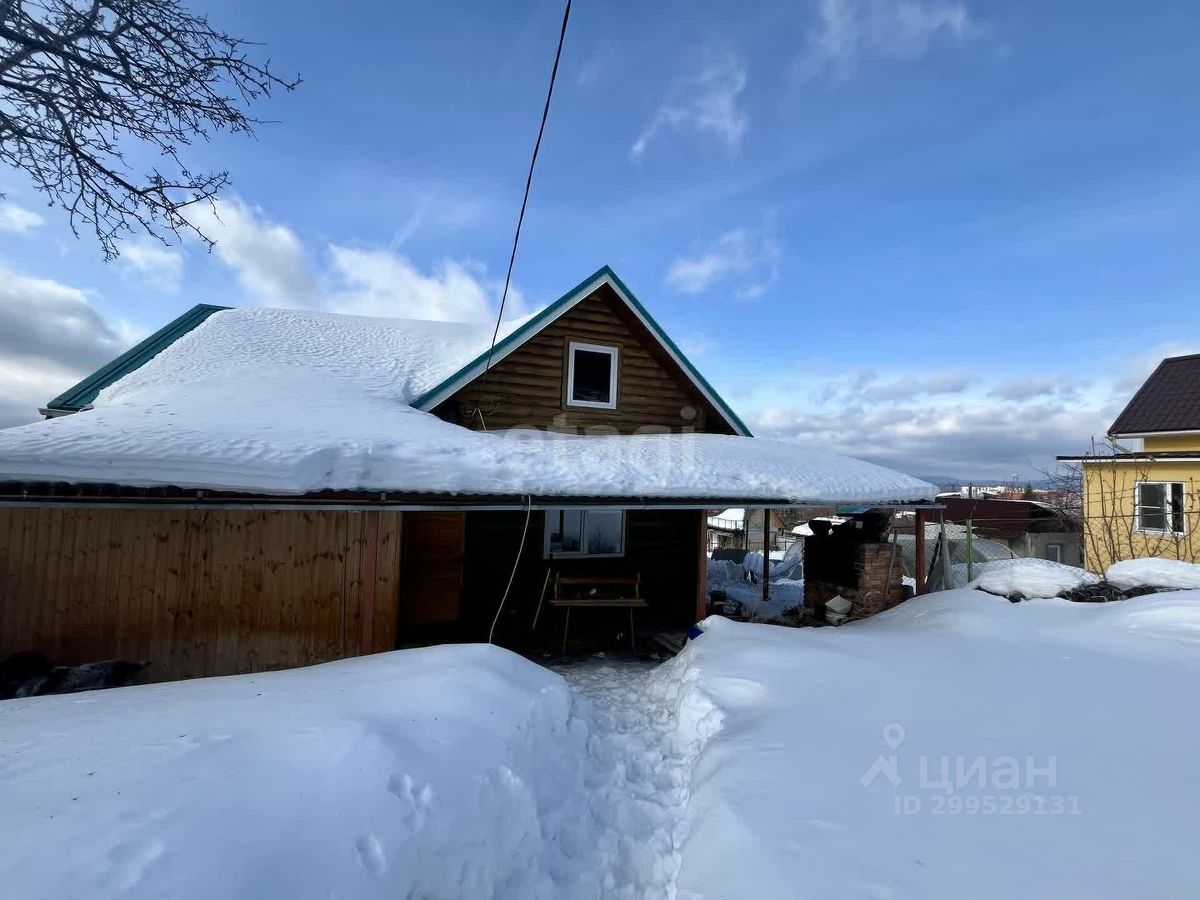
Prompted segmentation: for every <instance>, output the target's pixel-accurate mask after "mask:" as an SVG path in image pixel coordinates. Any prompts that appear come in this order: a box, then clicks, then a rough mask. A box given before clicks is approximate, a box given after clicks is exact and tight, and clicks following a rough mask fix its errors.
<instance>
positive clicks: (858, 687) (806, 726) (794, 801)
mask: <svg viewBox="0 0 1200 900" xmlns="http://www.w3.org/2000/svg"><path fill="white" fill-rule="evenodd" d="M705 625H706V627H707V628H708V631H707V633H705V634H704V635H703V636H702V637H700V638H699V639H698V640H697V641H696V642H694V643H693V644H691V645H690V646H689V648H688V649H685V651H684V654H683V657H682V658H681V660H678V661H677V663H676V664H677V665H679V666H682V667H683V671H682V672H681V673H680V674H679V675H677V677H680V678H685V679H688V681H689V683H690V685H691V691H692V694H693V695H695V696H703V697H704V698H706V699H707V700H708V702H709V703H710V704H711V707H712V710H711V711H710V712H708V713H707V714H706V716H705V717H704V722H705V724H704V725H703V726H699V727H703V728H706V729H711V722H712V721H713V720H714V719H719V721H720V723H721V724H720V728H719V730H717V731H716V733H715V734H712V735H710V737H709V739H708V740H707V742H706V743H705V745H704V749H703V750H702V752H701V753H700V754H699V756H698V759H697V761H696V764H695V768H694V771H693V774H692V783H691V791H690V801H689V805H688V809H687V813H686V816H685V819H686V821H685V823H684V826H685V829H686V832H687V834H688V838H687V840H686V842H685V844H684V846H683V853H682V862H681V867H680V873H679V879H678V882H677V889H678V896H679V897H690V898H714V900H715V898H721V900H738V898H747V900H761V898H767V897H795V896H806V897H912V898H918V897H919V898H925V900H943V898H944V900H951V898H959V897H964V896H970V897H972V898H979V900H1011V898H1013V897H1026V898H1047V900H1049V898H1055V897H1092V898H1098V900H1116V898H1123V900H1124V898H1127V900H1136V898H1142V897H1189V896H1192V895H1193V894H1194V893H1195V885H1196V884H1197V883H1200V857H1197V855H1196V854H1195V852H1194V851H1193V848H1192V844H1193V838H1192V829H1191V823H1192V822H1194V821H1195V810H1196V807H1197V805H1198V804H1200V785H1198V783H1197V780H1196V778H1195V777H1194V772H1195V748H1196V747H1197V746H1200V724H1197V722H1196V720H1195V717H1194V716H1189V715H1181V714H1180V710H1187V709H1192V708H1194V706H1195V704H1196V703H1197V702H1200V679H1198V678H1197V675H1198V674H1200V662H1198V661H1197V660H1198V659H1200V656H1198V655H1197V651H1198V650H1200V592H1185V593H1179V594H1165V595H1164V594H1157V595H1152V596H1147V597H1140V598H1136V599H1132V600H1128V601H1125V602H1123V603H1112V604H1080V603H1070V602H1068V601H1065V600H1047V601H1045V602H1042V603H1020V604H1011V603H1008V602H1007V601H1005V600H1004V599H1002V598H999V597H992V596H989V595H987V594H984V593H981V592H979V591H974V590H956V591H946V592H942V593H937V594H930V595H926V596H923V597H918V598H916V599H914V600H910V601H907V602H906V603H904V604H902V605H901V606H899V607H896V608H895V609H893V610H891V611H889V612H886V613H883V614H881V615H879V616H876V617H874V618H872V619H868V620H865V621H862V622H859V623H853V624H850V625H846V626H843V627H841V628H822V629H789V628H780V627H772V626H764V625H749V624H738V623H732V622H728V621H725V620H722V619H710V620H708V621H707V622H706V623H705ZM1114 723H1116V724H1114ZM679 727H680V728H681V729H682V730H684V731H685V732H686V733H687V734H693V733H695V731H696V729H697V727H698V726H697V725H696V724H695V723H692V722H689V721H687V720H685V719H683V718H682V717H681V718H680V720H679ZM877 761H881V762H882V766H883V768H882V769H881V770H877V773H876V775H875V776H874V777H872V774H871V773H872V767H873V766H874V765H875V764H876V762H877ZM1031 761H1032V762H1031ZM893 763H894V767H893ZM1013 763H1015V765H1016V767H1017V769H1018V770H1019V772H1018V774H1019V779H1020V784H1019V786H1017V787H1014V786H1013V785H1012V784H1011V783H1010V781H1009V780H1008V778H1007V777H1001V776H1007V775H1008V774H1009V772H1008V769H1009V767H1010V765H1011V764H1013ZM1143 763H1145V764H1143ZM943 766H947V767H948V768H946V769H943ZM960 766H961V768H959V767H960ZM1051 766H1053V770H1052V771H1053V775H1051V774H1049V773H1050V772H1051ZM972 767H976V768H974V769H973V768H972ZM923 771H924V772H925V773H926V774H925V775H923V774H922V773H923ZM964 772H965V773H968V777H966V778H961V779H960V778H959V774H960V773H964ZM893 774H894V776H895V778H896V779H897V781H896V782H895V783H893V781H892V780H891V778H890V777H889V776H890V775H893ZM943 776H944V778H943ZM981 776H982V778H983V780H984V783H983V784H980V783H979V780H980V777H981Z"/></svg>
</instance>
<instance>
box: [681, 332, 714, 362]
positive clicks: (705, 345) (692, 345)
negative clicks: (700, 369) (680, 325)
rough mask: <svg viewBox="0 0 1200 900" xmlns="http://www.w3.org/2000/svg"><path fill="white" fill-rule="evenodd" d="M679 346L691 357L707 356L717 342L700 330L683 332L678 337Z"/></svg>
mask: <svg viewBox="0 0 1200 900" xmlns="http://www.w3.org/2000/svg"><path fill="white" fill-rule="evenodd" d="M679 346H680V347H682V348H683V352H684V353H686V354H687V355H688V356H690V357H692V358H693V359H695V358H697V357H701V356H707V355H708V354H709V353H711V352H712V351H713V350H715V349H716V347H717V342H716V341H714V340H712V339H711V338H710V337H709V336H708V335H706V334H703V333H701V332H696V333H694V334H685V335H684V336H683V337H681V338H680V339H679Z"/></svg>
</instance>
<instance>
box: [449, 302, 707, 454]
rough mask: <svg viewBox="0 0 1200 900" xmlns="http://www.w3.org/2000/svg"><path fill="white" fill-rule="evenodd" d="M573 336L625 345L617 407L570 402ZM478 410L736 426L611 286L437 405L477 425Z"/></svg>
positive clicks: (496, 419) (578, 424)
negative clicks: (696, 386) (726, 420)
mask: <svg viewBox="0 0 1200 900" xmlns="http://www.w3.org/2000/svg"><path fill="white" fill-rule="evenodd" d="M573 340H574V341H583V342H585V343H592V344H601V345H604V346H609V347H617V348H619V351H620V352H619V354H618V365H619V369H620V371H619V378H618V384H617V408H616V409H615V410H607V409H584V408H580V407H573V406H567V404H566V382H567V372H566V361H567V345H568V343H569V342H570V341H573ZM476 410H478V411H480V412H482V415H483V422H486V425H487V427H488V428H489V429H503V428H519V427H530V428H552V429H559V430H573V429H590V430H598V429H607V430H608V431H609V432H610V433H619V434H630V433H632V432H635V431H637V430H638V429H639V428H646V427H653V428H661V429H665V430H669V431H680V430H682V429H685V428H690V429H692V430H694V431H713V432H717V433H722V434H725V433H729V428H728V427H727V426H726V425H725V423H724V421H723V420H722V419H721V418H720V417H719V416H718V415H716V413H715V411H714V410H713V409H712V407H711V405H710V404H708V402H707V401H705V400H704V398H703V396H702V395H701V394H700V393H699V392H697V391H696V390H695V389H694V388H693V387H692V386H691V384H690V383H689V382H687V380H686V378H685V376H684V375H683V374H682V372H680V370H679V368H678V366H677V365H676V364H675V363H674V362H673V361H671V360H670V358H669V357H667V356H666V354H665V353H664V352H663V351H662V348H661V347H660V346H659V344H658V342H657V340H656V339H655V338H654V337H653V336H652V335H651V334H650V333H649V332H648V331H647V330H646V328H645V326H644V325H642V324H641V322H639V321H638V320H637V319H636V318H635V317H634V316H633V315H632V314H631V313H630V312H629V310H628V309H627V308H626V306H625V305H624V303H622V302H621V301H620V300H619V299H618V298H617V297H616V295H615V294H614V293H613V292H612V289H611V288H609V287H608V286H607V285H606V286H604V287H602V288H600V289H599V290H597V292H596V293H595V294H593V295H592V296H590V297H588V298H587V299H585V300H582V301H581V302H580V303H579V304H578V305H576V306H575V307H574V308H573V309H572V310H571V311H570V312H568V313H566V314H565V315H563V316H562V317H561V318H560V319H558V321H556V322H555V323H554V324H552V325H549V326H548V327H546V328H545V329H544V330H543V331H542V332H540V333H539V334H538V335H536V336H535V337H533V338H531V339H530V340H529V341H527V342H526V343H525V344H524V345H522V346H521V347H520V348H519V349H517V350H515V351H513V353H511V354H510V355H509V356H507V357H505V358H504V359H502V360H500V361H499V362H497V363H496V364H495V365H494V366H493V368H492V369H491V370H490V371H488V372H487V373H486V374H485V375H482V376H480V377H479V378H477V379H475V380H474V381H473V382H471V383H470V384H468V385H467V386H465V387H464V388H462V390H460V391H459V392H458V393H457V394H455V395H454V396H453V397H451V398H450V399H449V400H447V401H446V402H445V403H443V404H442V405H441V406H439V407H438V409H437V410H435V412H437V414H438V415H440V416H442V417H443V418H446V419H449V420H451V421H456V422H458V423H459V424H461V425H465V426H466V427H468V428H474V429H476V430H478V429H479V428H480V427H482V423H481V420H480V412H477V411H476Z"/></svg>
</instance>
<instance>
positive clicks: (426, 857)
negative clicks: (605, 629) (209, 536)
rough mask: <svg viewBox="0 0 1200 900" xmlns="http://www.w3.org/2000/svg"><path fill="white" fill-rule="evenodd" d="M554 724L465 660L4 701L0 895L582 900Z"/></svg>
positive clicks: (418, 660) (570, 745) (496, 663)
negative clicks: (575, 898) (574, 899)
mask: <svg viewBox="0 0 1200 900" xmlns="http://www.w3.org/2000/svg"><path fill="white" fill-rule="evenodd" d="M570 706H571V699H570V694H569V691H568V689H567V687H566V685H565V684H564V683H563V681H562V679H561V678H559V677H558V676H557V675H554V674H552V673H550V672H548V671H546V670H545V669H542V668H540V667H539V666H536V665H534V664H532V663H530V662H527V661H525V660H523V659H521V658H520V657H518V656H515V655H514V654H511V653H508V652H507V651H503V650H499V649H496V648H492V647H487V646H455V647H440V648H432V649H428V650H410V651H400V652H397V653H389V654H385V655H381V656H374V657H368V658H363V659H359V660H351V661H345V662H337V663H329V664H326V665H323V666H315V667H312V668H308V669H295V670H292V671H288V672H278V673H271V674H264V675H247V676H240V677H233V678H212V679H203V680H197V681H189V682H180V683H175V684H165V685H153V686H147V687H134V688H125V689H121V690H113V691H105V692H98V693H90V694H77V695H71V696H62V697H48V698H37V699H30V700H11V701H5V702H3V703H0V748H2V751H3V752H2V754H0V758H2V759H3V764H2V765H0V832H2V833H3V834H4V840H3V842H0V884H3V885H4V888H3V891H2V893H4V895H5V896H11V897H23V898H31V900H32V898H51V897H74V898H89V897H96V898H99V897H113V896H117V895H120V896H122V897H174V898H193V897H194V898H203V900H209V898H213V897H222V898H247V900H250V898H253V900H258V898H263V897H296V898H300V897H328V896H334V895H336V896H340V897H364V898H365V897H389V898H390V897H405V896H421V897H489V896H513V897H518V896H519V897H551V896H552V897H560V896H571V895H572V894H574V893H576V892H578V893H579V894H582V895H592V896H595V895H596V893H597V892H598V890H599V887H598V885H599V878H600V877H601V875H600V873H599V872H598V871H597V869H598V868H599V867H597V866H595V865H593V864H591V863H590V862H589V861H588V857H587V853H586V852H585V851H584V850H581V849H580V848H587V847H588V846H589V844H590V837H589V836H587V835H584V836H580V834H579V832H580V829H582V828H585V827H587V826H589V825H590V820H589V819H588V816H587V807H586V803H587V798H586V796H585V795H584V794H583V793H582V792H581V791H580V789H579V785H580V784H581V781H582V778H583V775H582V770H581V766H582V765H583V764H584V761H585V760H586V759H587V754H586V751H585V749H584V743H585V740H586V734H585V733H584V731H583V730H582V728H581V725H582V723H581V722H580V721H579V720H573V719H572V718H571V717H570ZM572 854H574V858H572Z"/></svg>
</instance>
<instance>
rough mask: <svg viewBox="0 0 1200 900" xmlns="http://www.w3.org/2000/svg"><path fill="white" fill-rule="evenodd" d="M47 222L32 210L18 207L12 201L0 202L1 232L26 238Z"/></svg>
mask: <svg viewBox="0 0 1200 900" xmlns="http://www.w3.org/2000/svg"><path fill="white" fill-rule="evenodd" d="M45 221H46V220H45V219H43V218H42V217H41V216H40V215H38V214H37V213H35V212H34V211H33V210H32V209H26V208H25V207H23V206H18V205H17V204H15V203H13V202H12V201H11V200H0V231H4V232H7V233H9V234H19V235H21V236H22V237H26V236H28V235H29V234H31V233H32V232H33V231H34V229H36V228H40V227H41V226H42V224H43V223H44V222H45Z"/></svg>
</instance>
